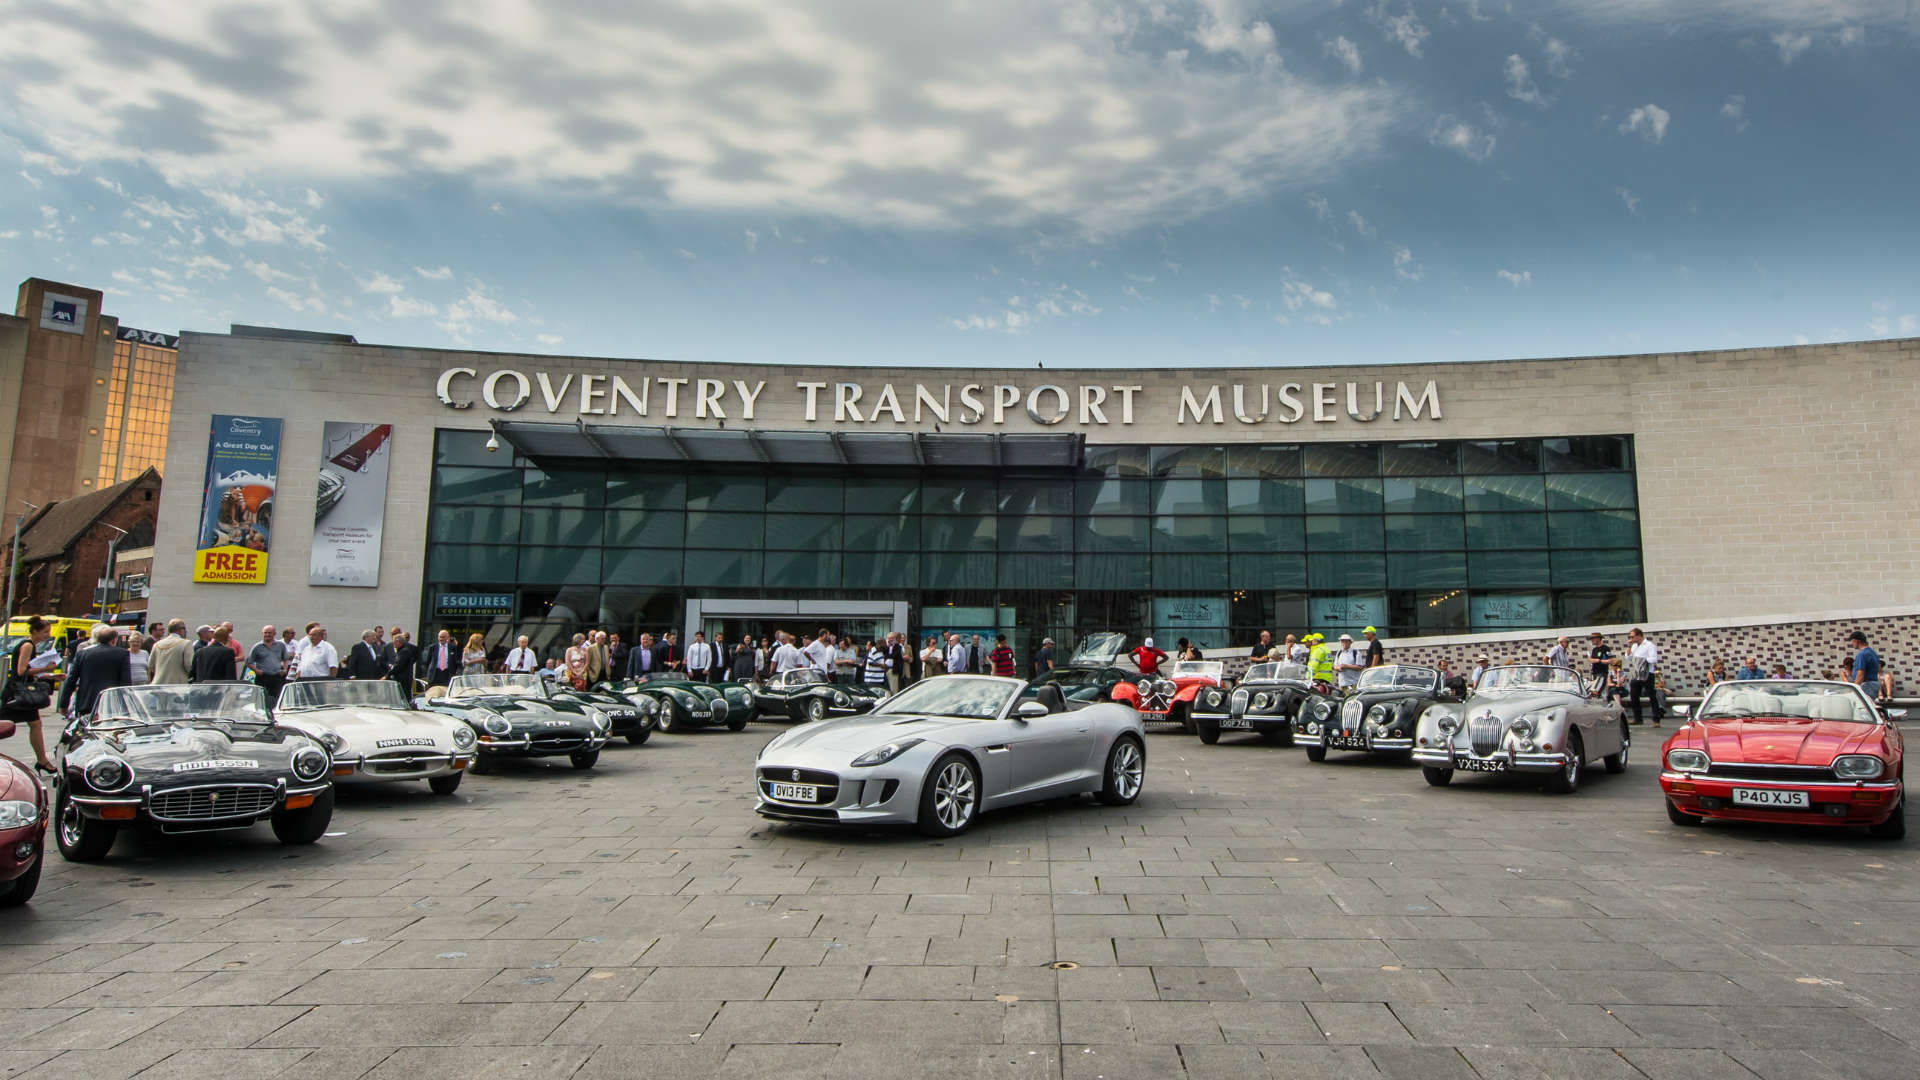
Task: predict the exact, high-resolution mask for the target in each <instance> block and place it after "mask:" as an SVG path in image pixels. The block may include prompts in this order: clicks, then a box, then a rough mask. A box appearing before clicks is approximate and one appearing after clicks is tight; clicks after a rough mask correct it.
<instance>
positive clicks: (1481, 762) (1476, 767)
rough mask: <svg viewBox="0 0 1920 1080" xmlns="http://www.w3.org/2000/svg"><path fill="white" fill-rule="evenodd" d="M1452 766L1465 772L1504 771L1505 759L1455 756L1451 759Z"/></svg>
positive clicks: (1505, 767)
mask: <svg viewBox="0 0 1920 1080" xmlns="http://www.w3.org/2000/svg"><path fill="white" fill-rule="evenodd" d="M1453 767H1454V768H1456V769H1465V770H1466V771H1467V772H1506V771H1507V759H1506V758H1476V757H1457V758H1454V759H1453Z"/></svg>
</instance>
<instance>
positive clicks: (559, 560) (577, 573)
mask: <svg viewBox="0 0 1920 1080" xmlns="http://www.w3.org/2000/svg"><path fill="white" fill-rule="evenodd" d="M520 580H521V581H526V582H538V583H542V584H549V585H558V584H574V583H584V582H589V581H591V582H598V581H599V580H600V549H599V548H558V547H524V548H521V549H520Z"/></svg>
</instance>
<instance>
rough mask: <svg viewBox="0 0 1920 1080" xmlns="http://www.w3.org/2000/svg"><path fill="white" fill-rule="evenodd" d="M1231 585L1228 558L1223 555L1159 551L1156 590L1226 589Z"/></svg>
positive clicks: (1155, 562)
mask: <svg viewBox="0 0 1920 1080" xmlns="http://www.w3.org/2000/svg"><path fill="white" fill-rule="evenodd" d="M1226 587H1227V560H1226V559H1225V558H1224V557H1222V556H1219V555H1212V556H1208V555H1155V556H1154V557H1153V591H1154V592H1156V593H1179V592H1191V591H1194V590H1209V591H1214V592H1219V591H1224V590H1225V589H1226Z"/></svg>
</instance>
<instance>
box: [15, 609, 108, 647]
mask: <svg viewBox="0 0 1920 1080" xmlns="http://www.w3.org/2000/svg"><path fill="white" fill-rule="evenodd" d="M40 617H41V618H42V619H45V620H46V621H47V632H48V633H49V634H50V635H51V636H50V637H49V638H48V639H47V640H48V641H49V642H50V643H51V644H52V646H53V647H54V648H56V649H58V650H60V651H61V652H62V653H65V652H66V651H67V650H68V648H69V647H70V646H72V645H73V644H74V643H76V642H80V641H85V640H86V639H87V635H88V634H90V633H92V632H93V624H94V623H96V622H99V621H100V620H98V619H67V618H62V617H61V616H59V615H42V616H40ZM26 636H27V616H25V615H15V616H14V617H13V618H11V619H9V620H7V632H6V634H5V635H4V637H3V638H0V644H4V645H5V646H7V649H8V651H9V652H11V651H12V646H13V645H14V644H16V643H17V642H19V641H20V640H21V639H23V638H25V637H26Z"/></svg>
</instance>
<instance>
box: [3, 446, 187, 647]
mask: <svg viewBox="0 0 1920 1080" xmlns="http://www.w3.org/2000/svg"><path fill="white" fill-rule="evenodd" d="M159 511H160V474H159V472H157V471H155V470H154V469H151V468H149V469H147V470H146V471H144V472H142V473H141V474H140V475H138V476H135V477H134V478H133V479H131V480H124V481H122V482H120V483H118V484H114V485H113V486H111V487H108V488H104V489H102V490H99V491H90V492H88V493H87V494H85V495H78V496H75V497H74V498H71V499H62V500H60V501H59V502H54V503H49V504H48V505H46V506H44V507H42V508H41V509H40V510H38V511H37V512H35V513H34V514H33V515H32V516H31V517H29V518H28V519H27V524H26V526H25V527H24V528H23V529H22V530H21V533H20V565H19V575H20V576H19V579H18V580H17V581H16V582H15V585H14V602H13V609H14V611H15V612H17V613H20V614H25V615H49V614H52V615H65V616H70V617H78V616H84V615H87V614H90V613H92V612H95V611H97V610H98V607H97V605H95V604H94V600H93V596H94V587H95V586H96V585H98V584H99V581H100V579H101V578H102V577H105V576H107V555H108V548H109V547H110V546H114V541H116V540H118V541H119V543H118V545H117V547H118V549H119V550H120V551H133V552H136V553H137V552H139V551H140V550H141V549H149V551H150V549H151V547H152V545H153V531H154V525H155V523H156V522H157V521H158V520H159ZM8 541H9V543H10V541H11V537H10V536H9V537H8ZM4 553H5V555H6V556H7V557H9V558H10V557H11V554H12V548H11V546H8V547H7V548H5V549H4ZM149 559H150V555H149ZM116 562H117V563H118V564H119V565H118V572H119V573H120V574H121V575H122V576H124V575H126V574H128V573H133V572H136V571H132V570H129V565H130V564H129V562H128V561H127V560H119V559H116ZM149 565H150V563H149ZM136 603H139V604H140V606H142V607H144V601H136Z"/></svg>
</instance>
